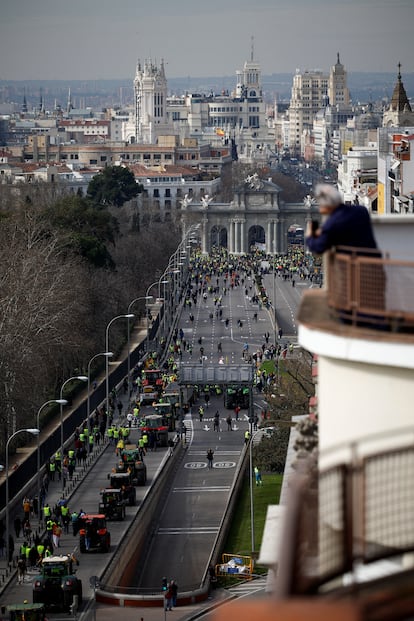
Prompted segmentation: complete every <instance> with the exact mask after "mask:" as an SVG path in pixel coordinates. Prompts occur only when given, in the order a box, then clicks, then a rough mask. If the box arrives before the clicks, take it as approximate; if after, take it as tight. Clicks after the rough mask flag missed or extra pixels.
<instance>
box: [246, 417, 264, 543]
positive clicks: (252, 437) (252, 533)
mask: <svg viewBox="0 0 414 621" xmlns="http://www.w3.org/2000/svg"><path fill="white" fill-rule="evenodd" d="M259 433H263V430H262V429H257V431H255V432H254V433H253V434H252V436H251V438H250V444H249V473H250V526H251V536H252V538H251V546H252V552H254V547H255V537H254V500H253V453H252V449H253V440H254V438H255V437H256V436H257V434H259Z"/></svg>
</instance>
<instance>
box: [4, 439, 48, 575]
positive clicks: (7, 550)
mask: <svg viewBox="0 0 414 621" xmlns="http://www.w3.org/2000/svg"><path fill="white" fill-rule="evenodd" d="M23 432H26V433H31V434H32V436H38V435H39V433H40V429H37V428H32V427H30V428H28V429H18V430H17V431H15V432H14V433H13V434H12V435H11V436H10V438H9V439H8V440H7V442H6V560H7V565H8V564H9V558H10V528H9V445H10V442H11V441H12V440H13V438H15V437H16V436H17V435H18V434H19V433H23Z"/></svg>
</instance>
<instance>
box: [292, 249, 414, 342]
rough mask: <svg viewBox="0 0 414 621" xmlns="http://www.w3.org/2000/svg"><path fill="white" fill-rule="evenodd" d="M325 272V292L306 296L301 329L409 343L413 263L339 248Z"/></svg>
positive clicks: (413, 330) (413, 335) (413, 321)
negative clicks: (356, 330)
mask: <svg viewBox="0 0 414 621" xmlns="http://www.w3.org/2000/svg"><path fill="white" fill-rule="evenodd" d="M341 251H342V252H341ZM326 272H327V274H326V283H327V287H326V289H324V290H314V289H312V290H309V291H307V292H305V294H304V296H303V299H302V303H301V307H300V310H299V316H298V320H299V323H300V324H303V325H305V326H310V327H313V328H317V329H320V330H323V331H332V332H334V333H336V334H338V333H339V334H341V335H343V336H347V335H349V336H354V337H355V336H356V334H355V329H356V328H357V329H358V330H360V331H361V333H362V332H363V335H364V338H365V337H367V338H371V339H380V340H382V339H389V338H392V339H394V340H395V339H397V340H398V339H404V340H405V339H406V338H407V337H408V338H410V339H412V340H413V342H414V262H411V261H402V260H394V259H389V258H377V257H375V256H373V255H372V251H370V250H366V251H364V256H360V255H357V254H356V253H355V249H352V248H338V249H337V251H332V252H331V253H330V254H329V255H328V257H327V265H326ZM402 334H404V336H402Z"/></svg>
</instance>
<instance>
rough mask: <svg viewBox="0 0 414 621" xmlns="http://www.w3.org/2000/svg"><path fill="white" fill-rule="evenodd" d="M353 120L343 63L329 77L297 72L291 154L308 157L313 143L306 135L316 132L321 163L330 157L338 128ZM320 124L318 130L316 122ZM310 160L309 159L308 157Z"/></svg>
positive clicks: (293, 97) (291, 116)
mask: <svg viewBox="0 0 414 621" xmlns="http://www.w3.org/2000/svg"><path fill="white" fill-rule="evenodd" d="M350 116H352V109H351V107H350V97H349V89H348V86H347V72H346V71H345V68H344V65H343V64H342V63H341V62H340V59H339V53H338V57H337V62H336V64H335V65H333V66H332V67H331V70H330V72H329V75H328V74H326V73H323V72H322V71H305V72H304V73H301V72H300V71H299V70H297V72H296V75H295V76H294V77H293V86H292V95H291V99H290V106H289V149H290V151H291V153H292V154H295V155H304V154H305V145H306V146H307V151H308V154H309V153H312V149H311V150H309V144H312V140H309V139H307V138H306V135H307V134H309V132H310V133H312V132H313V131H316V132H317V134H318V137H317V140H316V141H315V150H314V156H315V157H316V158H317V159H320V160H326V159H327V157H328V147H327V141H328V140H329V136H330V135H331V133H333V131H334V130H337V129H338V128H339V126H340V125H341V124H343V123H346V121H347V119H348V118H349V117H350ZM315 121H317V123H316V126H315V125H314V122H315ZM308 159H309V157H308Z"/></svg>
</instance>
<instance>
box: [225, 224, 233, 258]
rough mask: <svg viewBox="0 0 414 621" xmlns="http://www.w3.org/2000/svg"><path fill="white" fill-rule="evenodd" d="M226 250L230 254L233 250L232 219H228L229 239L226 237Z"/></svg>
mask: <svg viewBox="0 0 414 621" xmlns="http://www.w3.org/2000/svg"><path fill="white" fill-rule="evenodd" d="M227 246H228V248H227V249H228V251H229V253H230V254H233V252H234V222H233V220H230V221H229V239H228V244H227Z"/></svg>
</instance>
